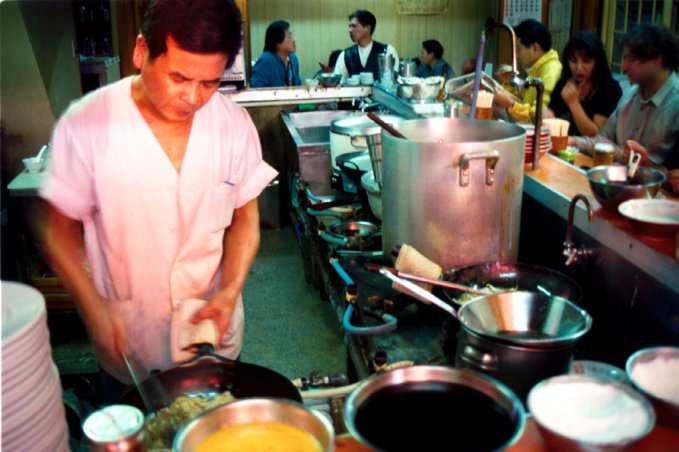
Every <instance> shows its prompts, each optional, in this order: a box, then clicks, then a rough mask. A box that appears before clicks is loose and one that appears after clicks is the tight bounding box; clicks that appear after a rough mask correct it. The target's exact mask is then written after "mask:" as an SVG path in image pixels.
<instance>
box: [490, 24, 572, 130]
mask: <svg viewBox="0 0 679 452" xmlns="http://www.w3.org/2000/svg"><path fill="white" fill-rule="evenodd" d="M514 33H515V34H516V38H517V41H516V57H517V60H518V63H519V64H520V65H521V67H523V68H524V69H525V70H526V72H527V74H528V77H530V78H538V77H539V78H540V79H541V80H542V83H543V85H544V87H545V90H544V94H543V98H542V106H544V107H546V106H547V105H549V100H550V97H551V95H552V91H554V87H555V86H556V82H557V81H559V78H560V77H561V62H560V61H559V55H558V54H557V52H556V50H554V49H552V35H551V34H550V32H549V30H548V29H547V27H545V26H544V25H543V24H542V23H540V22H538V21H537V20H533V19H528V20H524V21H523V22H521V23H520V24H519V25H517V26H516V28H514ZM508 90H509V91H510V92H511V91H512V89H511V88H509V87H507V90H505V89H504V88H501V87H499V86H498V87H496V89H495V104H496V105H498V106H500V107H504V108H506V109H507V112H508V113H509V115H510V116H511V117H512V118H513V119H514V120H515V121H516V122H522V123H532V122H533V119H534V118H535V109H536V103H537V97H538V94H537V90H536V89H535V88H534V87H531V88H527V89H524V90H523V92H522V93H521V94H520V95H519V96H518V97H519V98H520V99H521V101H520V102H519V101H516V100H515V97H513V96H512V95H511V94H510V93H509V92H508Z"/></svg>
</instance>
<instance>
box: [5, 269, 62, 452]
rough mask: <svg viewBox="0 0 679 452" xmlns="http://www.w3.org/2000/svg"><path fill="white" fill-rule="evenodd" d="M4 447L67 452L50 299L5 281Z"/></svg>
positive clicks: (33, 290)
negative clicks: (50, 324)
mask: <svg viewBox="0 0 679 452" xmlns="http://www.w3.org/2000/svg"><path fill="white" fill-rule="evenodd" d="M2 448H3V450H7V451H12V450H27V451H28V450H31V451H68V450H69V446H68V426H67V424H66V415H65V411H64V405H63V402H62V390H61V383H60V381H59V373H58V371H57V368H56V366H55V365H54V362H53V361H52V355H51V348H50V342H49V330H48V329H47V311H46V308H45V299H44V298H43V296H42V294H41V293H40V292H38V291H37V290H36V289H34V288H33V287H30V286H27V285H24V284H19V283H14V282H5V281H3V282H2Z"/></svg>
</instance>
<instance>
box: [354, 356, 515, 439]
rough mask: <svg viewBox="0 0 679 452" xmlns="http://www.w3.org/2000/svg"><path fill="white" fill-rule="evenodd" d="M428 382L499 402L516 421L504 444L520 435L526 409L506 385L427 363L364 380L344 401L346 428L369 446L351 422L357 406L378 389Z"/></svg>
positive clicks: (481, 376) (492, 379) (487, 378)
mask: <svg viewBox="0 0 679 452" xmlns="http://www.w3.org/2000/svg"><path fill="white" fill-rule="evenodd" d="M431 381H435V382H442V383H449V384H458V385H462V386H465V387H467V388H470V389H472V390H475V391H478V392H480V393H481V394H483V395H485V396H486V397H489V398H491V399H492V400H493V401H495V402H496V403H498V404H499V405H500V406H501V407H502V408H503V409H504V410H505V411H506V415H507V416H508V417H509V418H510V419H511V421H512V422H513V423H514V424H515V427H514V434H513V435H512V437H511V438H509V439H507V441H506V443H505V444H504V445H503V447H508V446H510V445H511V444H513V443H515V442H516V441H517V440H518V439H519V438H520V437H521V435H522V434H523V430H524V427H525V422H526V412H525V409H524V406H523V403H522V402H521V401H520V400H519V398H518V397H517V395H516V394H515V393H514V392H513V391H512V390H511V389H509V387H508V386H507V385H505V384H504V383H502V382H500V381H499V380H497V379H495V378H493V377H490V376H488V375H484V374H481V373H478V372H475V371H472V370H467V369H456V368H452V367H445V366H429V365H416V366H410V367H404V368H400V369H394V370H390V371H388V372H386V373H383V374H376V375H373V376H371V377H368V378H366V379H365V380H363V381H362V382H361V383H360V384H359V385H358V386H357V387H356V388H355V389H354V390H353V391H352V392H351V393H350V394H349V396H348V397H347V400H346V403H345V410H344V421H345V425H346V427H347V429H348V430H349V432H350V433H351V434H352V435H353V436H354V437H355V438H356V439H358V440H359V441H360V442H361V443H363V444H367V445H370V442H369V441H367V439H366V438H365V437H364V436H363V435H362V434H361V432H360V431H359V430H358V429H357V428H356V425H355V424H354V420H355V417H356V414H357V411H358V408H359V407H360V406H361V405H362V404H363V403H364V402H365V401H366V400H367V399H368V398H369V397H370V396H372V395H373V394H375V393H376V392H377V391H379V390H380V389H383V388H386V387H389V386H398V385H402V384H407V383H425V382H431Z"/></svg>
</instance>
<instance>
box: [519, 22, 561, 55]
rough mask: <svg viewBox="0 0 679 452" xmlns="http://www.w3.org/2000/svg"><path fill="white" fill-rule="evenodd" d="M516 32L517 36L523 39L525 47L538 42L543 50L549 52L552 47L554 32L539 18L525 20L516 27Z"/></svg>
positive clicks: (522, 42)
mask: <svg viewBox="0 0 679 452" xmlns="http://www.w3.org/2000/svg"><path fill="white" fill-rule="evenodd" d="M514 33H515V34H516V37H517V38H519V39H521V44H523V45H524V46H525V47H530V46H531V45H533V44H534V43H537V45H539V46H540V48H542V51H543V52H547V51H548V50H550V49H551V48H552V34H551V33H550V32H549V30H548V29H547V27H545V26H544V25H543V24H542V22H538V21H537V20H533V19H527V20H524V21H523V22H521V23H520V24H519V25H517V26H516V28H514Z"/></svg>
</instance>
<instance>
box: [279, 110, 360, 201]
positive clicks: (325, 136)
mask: <svg viewBox="0 0 679 452" xmlns="http://www.w3.org/2000/svg"><path fill="white" fill-rule="evenodd" d="M351 114H355V112H353V111H350V110H318V111H300V112H286V111H284V112H282V113H281V116H282V118H283V123H284V124H285V127H286V128H287V130H288V133H289V134H290V137H291V138H292V141H293V143H294V145H295V150H296V151H297V157H298V162H296V163H298V167H297V168H296V170H298V171H299V175H300V177H301V178H302V179H304V180H305V181H306V182H307V183H308V184H309V188H310V189H311V192H312V193H313V194H314V195H317V196H330V195H334V194H336V192H335V190H333V189H332V187H331V186H330V176H331V172H332V166H331V162H330V123H331V122H332V121H333V120H334V119H337V118H341V117H344V116H348V115H351Z"/></svg>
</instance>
